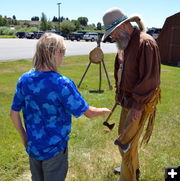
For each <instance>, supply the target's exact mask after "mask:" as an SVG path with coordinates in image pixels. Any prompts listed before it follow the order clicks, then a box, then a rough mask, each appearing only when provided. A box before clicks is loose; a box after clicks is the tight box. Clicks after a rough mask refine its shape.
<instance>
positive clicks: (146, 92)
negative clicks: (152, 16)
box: [114, 29, 160, 110]
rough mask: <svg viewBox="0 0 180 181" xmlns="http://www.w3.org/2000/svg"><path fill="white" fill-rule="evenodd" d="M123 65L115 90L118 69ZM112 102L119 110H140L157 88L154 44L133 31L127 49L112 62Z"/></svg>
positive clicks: (156, 54)
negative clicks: (120, 64)
mask: <svg viewBox="0 0 180 181" xmlns="http://www.w3.org/2000/svg"><path fill="white" fill-rule="evenodd" d="M121 61H123V62H124V63H123V72H122V79H121V83H120V86H119V88H117V87H118V85H117V81H118V76H117V73H118V69H119V63H120V62H121ZM114 77H115V80H116V88H117V89H116V101H118V102H119V103H120V104H121V105H122V106H123V107H125V108H127V109H130V108H135V109H137V110H143V109H144V106H145V104H146V103H148V101H149V100H150V98H151V97H152V95H153V93H154V91H155V89H156V88H157V87H159V84H160V54H159V49H158V46H157V44H156V41H155V40H154V39H153V38H152V37H151V36H150V35H148V34H146V33H145V32H140V31H139V30H137V29H134V31H133V33H132V35H131V40H130V42H129V44H128V47H127V48H126V49H125V50H124V55H123V54H122V52H118V53H117V55H116V59H115V71H114Z"/></svg>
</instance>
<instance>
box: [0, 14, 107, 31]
mask: <svg viewBox="0 0 180 181" xmlns="http://www.w3.org/2000/svg"><path fill="white" fill-rule="evenodd" d="M0 26H15V27H16V26H25V27H32V26H36V27H37V28H38V29H40V30H42V31H47V30H51V29H55V30H57V31H60V32H62V33H71V32H74V31H78V30H85V29H91V30H100V31H101V30H102V29H103V27H102V25H101V23H100V22H98V23H97V25H95V24H88V18H87V17H79V18H78V19H77V20H69V18H65V17H63V16H61V17H60V18H57V17H56V16H54V17H53V18H52V20H51V21H50V20H48V19H47V16H46V15H45V13H42V14H41V17H40V18H39V17H38V16H33V17H32V18H31V21H28V20H25V21H23V24H22V20H16V16H15V15H13V17H12V18H9V17H7V16H4V17H3V16H1V15H0Z"/></svg>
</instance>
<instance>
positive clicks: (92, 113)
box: [84, 106, 111, 118]
mask: <svg viewBox="0 0 180 181" xmlns="http://www.w3.org/2000/svg"><path fill="white" fill-rule="evenodd" d="M110 112H111V110H109V109H107V108H96V107H92V106H89V108H88V109H87V111H86V112H85V113H84V115H85V116H86V117H87V118H93V117H96V116H103V115H105V114H106V113H110Z"/></svg>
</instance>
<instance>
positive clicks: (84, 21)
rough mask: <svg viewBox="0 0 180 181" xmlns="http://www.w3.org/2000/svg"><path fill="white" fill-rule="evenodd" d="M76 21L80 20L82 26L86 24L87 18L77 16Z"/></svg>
mask: <svg viewBox="0 0 180 181" xmlns="http://www.w3.org/2000/svg"><path fill="white" fill-rule="evenodd" d="M78 21H79V22H80V24H81V25H82V26H87V23H88V18H86V17H79V18H78Z"/></svg>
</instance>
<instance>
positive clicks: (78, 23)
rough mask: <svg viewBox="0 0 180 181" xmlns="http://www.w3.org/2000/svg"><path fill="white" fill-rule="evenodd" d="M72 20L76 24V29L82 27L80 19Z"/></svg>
mask: <svg viewBox="0 0 180 181" xmlns="http://www.w3.org/2000/svg"><path fill="white" fill-rule="evenodd" d="M71 22H72V23H73V24H74V25H75V31H77V30H79V29H80V28H81V24H80V22H79V21H78V20H71Z"/></svg>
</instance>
